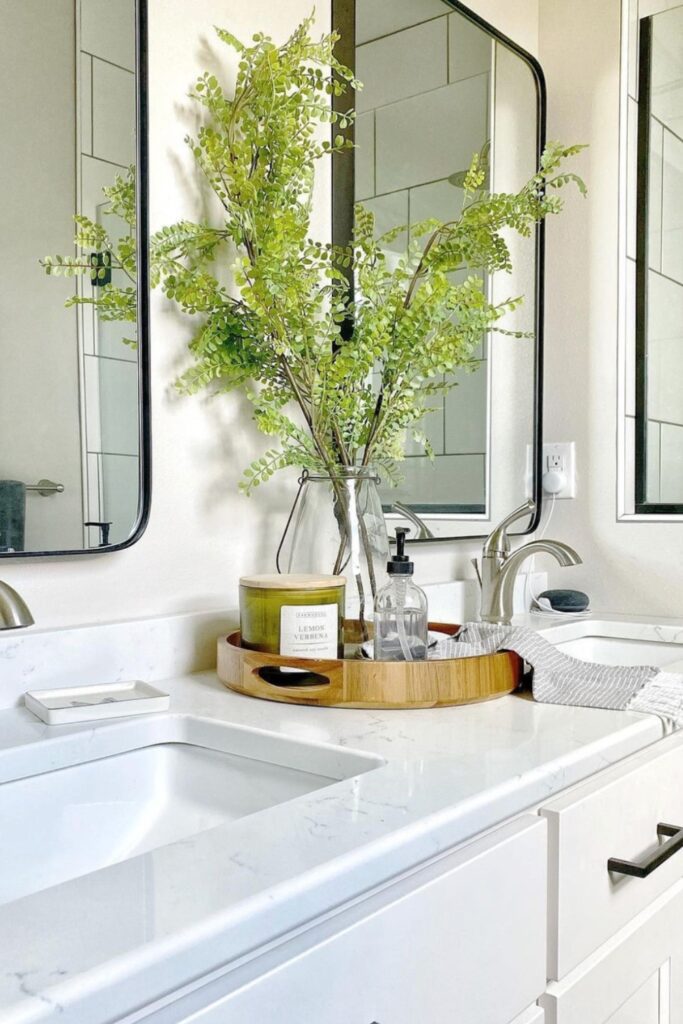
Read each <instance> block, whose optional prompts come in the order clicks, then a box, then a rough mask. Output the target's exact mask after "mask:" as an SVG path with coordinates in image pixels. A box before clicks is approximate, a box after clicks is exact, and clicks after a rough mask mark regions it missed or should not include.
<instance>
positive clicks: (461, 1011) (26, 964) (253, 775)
mask: <svg viewBox="0 0 683 1024" xmlns="http://www.w3.org/2000/svg"><path fill="white" fill-rule="evenodd" d="M179 624H180V625H179ZM181 626H182V628H184V629H185V630H186V632H187V631H188V625H187V623H185V625H184V626H183V620H182V619H179V620H176V621H175V624H174V623H173V620H166V621H161V620H160V621H157V622H151V623H146V624H145V623H137V624H135V623H134V624H128V625H126V624H120V625H118V626H112V627H101V628H94V627H93V628H88V629H82V630H67V631H64V632H61V633H54V634H48V633H46V634H42V635H41V634H40V633H34V634H23V635H22V636H21V637H19V638H17V636H16V635H15V636H14V637H12V638H11V640H10V638H9V637H8V638H6V639H5V640H3V650H2V654H3V656H4V659H3V664H4V665H6V666H7V669H8V671H7V679H8V685H9V686H10V688H11V687H12V686H15V687H16V688H17V692H18V691H19V687H21V685H22V680H25V679H26V678H27V677H33V678H34V679H35V678H36V673H37V672H38V671H39V669H40V664H42V665H44V664H45V660H44V659H45V653H46V651H48V650H52V652H53V663H55V664H56V665H58V666H59V667H58V669H57V676H59V677H60V678H59V679H56V680H55V682H56V683H57V682H58V683H62V682H63V679H64V678H65V677H66V676H69V677H70V678H71V679H72V680H73V681H74V682H78V681H79V680H80V679H82V678H84V677H85V676H86V675H88V674H91V673H92V665H93V663H94V662H95V661H96V659H97V657H98V656H99V655H102V656H106V653H107V652H108V651H109V652H111V650H113V649H114V647H116V648H118V650H120V651H125V652H126V653H125V655H122V658H125V662H126V663H125V664H123V663H122V665H121V670H122V671H123V672H126V673H128V672H130V671H134V670H135V669H136V668H138V669H140V668H141V666H142V664H146V665H147V672H148V674H149V675H148V677H149V678H154V679H157V680H158V679H159V678H160V677H163V676H164V675H165V674H167V673H168V667H169V666H168V663H166V664H162V661H161V660H158V661H157V662H156V663H155V660H154V656H153V650H154V647H155V645H156V642H157V641H158V638H159V636H161V635H165V636H166V637H167V638H168V637H171V636H173V635H175V643H174V644H173V647H174V650H175V652H176V658H177V665H178V666H180V665H181V663H182V660H183V659H182V657H181V656H180V655H181V654H182V651H183V639H182V637H183V634H182V633H179V632H178V630H179V629H180V628H181ZM112 631H113V632H112ZM548 636H549V638H551V639H552V640H553V642H557V643H559V644H560V645H564V644H566V645H567V648H568V650H569V649H571V647H572V645H573V647H574V649H575V652H576V653H577V654H579V655H580V654H581V653H582V651H581V649H580V647H577V645H580V644H584V645H585V650H584V652H583V653H587V652H588V651H589V650H590V645H595V644H598V643H604V644H607V645H608V646H610V645H611V646H610V656H611V658H612V660H615V661H619V660H620V659H621V660H623V659H624V658H628V656H629V654H628V652H629V650H630V645H632V644H636V645H638V652H637V654H638V657H640V658H641V659H642V656H643V654H644V653H645V651H644V648H646V650H647V653H649V654H650V660H656V658H657V657H659V658H660V660H661V661H662V663H674V662H675V660H676V659H678V660H680V656H681V652H682V651H683V647H682V646H681V643H680V641H681V638H682V636H683V625H681V624H659V625H655V624H649V623H640V624H633V623H628V622H623V621H622V622H619V621H610V622H599V621H597V620H596V621H591V620H587V619H582V620H576V621H574V622H567V623H563V624H562V625H561V626H560V627H553V628H552V629H550V630H548ZM145 638H147V639H145ZM69 652H70V653H69ZM625 652H626V653H625ZM179 671H180V669H179ZM40 681H41V683H42V682H44V680H43V679H41V680H40ZM161 686H162V689H166V690H168V692H169V693H170V695H171V710H170V711H169V712H166V713H162V714H158V715H149V716H138V717H135V718H130V719H124V720H118V721H114V722H110V723H97V724H83V725H72V726H58V727H47V726H45V725H44V724H43V723H41V722H39V721H38V720H37V719H34V718H33V717H32V716H31V715H29V713H28V712H27V711H26V710H25V709H23V708H20V707H15V708H8V709H7V710H5V711H3V712H1V713H0V738H1V744H2V750H1V751H0V777H1V778H2V781H3V783H4V784H3V785H2V786H0V803H2V820H3V832H4V839H3V844H2V847H1V848H0V865H1V867H2V870H1V871H0V877H1V878H2V902H3V905H2V906H0V960H1V963H2V969H1V971H0V1019H2V1021H3V1024H4V1022H7V1024H19V1022H21V1024H28V1022H33V1021H36V1022H38V1021H46V1020H55V1021H56V1020H59V1021H60V1022H69V1024H72V1022H73V1024H76V1022H78V1024H84V1022H86V1021H87V1022H88V1024H105V1022H107V1024H108V1022H113V1021H126V1022H130V1024H132V1022H133V1021H136V1022H142V1021H145V1022H147V1021H149V1022H150V1024H152V1022H154V1024H171V1022H173V1024H180V1022H183V1021H187V1022H189V1021H192V1022H193V1024H195V1022H196V1024H199V1022H201V1024H254V1022H257V1021H258V1022H259V1024H270V1022H273V1024H275V1022H277V1024H283V1022H284V1024H302V1022H308V1021H316V1022H320V1024H349V1022H356V1021H358V1022H359V1024H372V1022H377V1024H421V1022H423V1021H424V1022H430V1024H432V1022H433V1024H440V1022H443V1024H447V1022H448V1024H451V1022H452V1021H457V1022H458V1024H510V1022H514V1024H542V1022H545V1024H555V1022H557V1024H607V1022H608V1021H609V1022H610V1024H664V1022H668V1024H676V1022H678V1021H680V1020H682V1019H683V997H682V995H683V994H682V992H681V986H682V985H683V981H682V979H683V929H681V927H680V920H681V912H682V911H683V854H682V853H678V854H677V855H674V856H672V857H670V858H669V859H667V860H666V861H664V862H663V863H661V865H660V866H659V867H657V868H656V870H654V871H652V872H651V874H649V876H648V877H646V878H637V877H628V876H626V875H620V874H616V873H610V872H609V871H608V865H607V862H608V859H609V858H611V857H618V858H622V859H626V860H633V861H640V860H643V859H644V858H646V857H647V856H648V855H649V854H651V853H652V852H653V851H654V849H655V847H656V844H657V826H658V824H660V823H668V824H669V825H676V824H679V825H680V824H681V823H683V736H681V735H680V734H677V733H674V734H673V735H668V736H665V735H664V732H665V730H664V727H663V724H662V723H661V722H660V720H659V719H657V718H656V717H654V716H642V715H636V714H629V713H625V712H617V711H598V710H591V709H586V708H570V707H558V706H551V705H541V704H536V703H534V702H533V701H532V700H531V699H530V697H529V696H528V695H516V696H511V697H505V698H502V699H500V700H497V701H493V702H489V703H483V704H478V705H471V706H465V707H460V708H451V709H438V710H422V711H406V712H401V711H395V712H377V711H375V712H367V711H357V710H336V709H322V708H308V707H294V706H284V705H281V704H276V703H271V702H267V701H256V700H252V699H249V698H245V697H242V696H240V695H238V694H234V693H231V692H229V691H228V690H226V689H225V688H224V687H222V686H221V685H220V684H219V683H218V681H217V679H216V677H215V674H214V673H213V672H212V671H204V672H199V673H190V674H185V675H179V674H176V678H173V679H171V680H168V679H166V680H164V682H163V683H162V684H161ZM678 838H679V840H680V837H678ZM665 841H666V842H676V839H675V838H674V839H666V840H665Z"/></svg>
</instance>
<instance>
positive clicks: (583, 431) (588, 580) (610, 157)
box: [540, 0, 683, 616]
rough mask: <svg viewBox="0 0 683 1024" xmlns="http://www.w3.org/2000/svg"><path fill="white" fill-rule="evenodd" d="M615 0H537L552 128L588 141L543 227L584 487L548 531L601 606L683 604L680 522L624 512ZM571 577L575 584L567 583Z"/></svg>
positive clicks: (552, 389) (552, 331) (552, 403)
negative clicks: (560, 207)
mask: <svg viewBox="0 0 683 1024" xmlns="http://www.w3.org/2000/svg"><path fill="white" fill-rule="evenodd" d="M619 47H620V2H619V0H600V2H599V3H596V2H595V0H542V3H541V16H540V51H541V61H542V63H543V66H544V69H545V72H546V76H547V79H548V93H549V132H550V136H551V137H559V138H562V139H563V140H567V141H572V142H574V141H577V142H585V143H588V144H589V146H590V148H589V149H588V150H587V151H586V152H585V154H583V156H582V158H581V160H580V161H579V167H580V170H581V172H582V173H583V174H584V176H585V178H586V180H587V182H588V185H589V187H590V196H589V198H588V200H587V201H585V202H584V201H583V200H579V199H577V198H574V199H571V200H570V201H569V202H568V204H567V211H566V213H565V214H564V215H563V216H562V217H560V218H557V219H556V220H554V221H553V222H552V223H551V224H550V225H549V229H548V264H547V274H548V276H547V291H546V294H547V300H546V313H547V320H546V430H545V432H546V437H547V439H548V440H550V441H555V440H557V441H565V440H575V441H576V442H577V458H578V468H579V492H578V498H577V499H576V500H575V501H567V502H558V505H557V510H556V514H555V516H554V519H553V524H552V527H551V529H550V532H551V534H552V535H553V536H555V537H561V538H562V539H564V540H566V541H568V542H569V543H571V544H573V545H574V546H575V547H576V548H577V550H578V551H579V553H580V554H581V555H582V556H583V558H584V563H585V564H584V565H583V566H581V567H579V568H576V569H571V570H562V571H560V572H556V573H553V580H554V582H555V584H556V585H560V584H562V585H572V586H574V585H576V586H579V587H581V588H582V589H585V590H586V591H587V592H589V593H590V594H591V597H592V602H593V606H594V608H596V609H598V610H612V611H621V612H641V613H647V614H652V615H658V614H659V615H679V616H680V615H681V614H683V571H681V570H682V567H683V527H682V526H681V524H680V523H675V522H673V523H646V522H617V504H616V494H617V480H616V465H617V451H616V431H617V301H618V289H617V283H618V244H617V243H618V213H619V207H618V187H619V182H618V171H619V166H618V157H619ZM570 581H571V582H570Z"/></svg>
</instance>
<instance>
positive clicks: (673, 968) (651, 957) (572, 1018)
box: [541, 882, 683, 1024]
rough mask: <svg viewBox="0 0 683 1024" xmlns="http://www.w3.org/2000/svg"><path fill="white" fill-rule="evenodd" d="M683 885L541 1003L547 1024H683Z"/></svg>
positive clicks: (552, 987)
mask: <svg viewBox="0 0 683 1024" xmlns="http://www.w3.org/2000/svg"><path fill="white" fill-rule="evenodd" d="M682 922H683V882H679V883H678V885H676V886H674V888H673V889H672V890H671V892H670V893H666V894H665V895H664V896H660V898H659V899H658V900H657V901H656V902H655V903H654V904H653V905H652V907H651V908H650V909H649V910H647V911H645V912H644V913H643V914H641V915H640V916H639V917H638V918H637V919H636V921H635V922H633V923H632V925H630V926H629V927H627V928H625V929H624V930H623V931H622V932H620V933H619V935H617V936H615V938H613V939H611V940H610V941H609V942H608V943H606V944H605V946H604V947H602V948H601V949H600V950H599V951H598V953H596V954H594V955H593V956H591V957H590V958H589V959H588V960H587V961H586V962H585V963H583V964H581V965H580V966H579V967H578V968H577V969H576V970H575V971H572V972H571V973H570V974H568V975H567V977H566V978H564V979H563V980H562V981H560V982H555V983H553V984H551V985H550V986H549V988H548V992H547V993H546V994H545V995H544V996H543V997H542V998H541V1002H542V1003H543V1005H544V1007H545V1010H546V1024H683V923H682Z"/></svg>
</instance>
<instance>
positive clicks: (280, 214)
mask: <svg viewBox="0 0 683 1024" xmlns="http://www.w3.org/2000/svg"><path fill="white" fill-rule="evenodd" d="M311 22H312V19H311V18H308V19H306V20H305V21H304V22H303V23H302V24H301V25H300V26H299V27H298V28H297V30H296V31H295V32H294V34H293V35H292V36H291V38H290V39H288V40H287V42H286V43H285V44H284V45H282V46H277V45H276V44H275V43H274V42H273V41H272V40H271V39H270V38H269V37H268V36H266V35H263V34H260V33H259V34H258V35H256V36H254V37H253V39H252V41H251V44H250V45H246V44H244V43H242V42H240V41H239V40H237V39H236V38H235V37H234V36H233V35H231V34H230V33H229V32H226V31H225V30H222V29H217V33H218V36H219V38H220V39H221V40H222V41H223V42H224V43H225V44H226V45H227V46H229V47H231V48H232V49H233V50H236V51H237V55H238V61H239V62H238V70H237V75H236V81H235V89H234V93H233V94H232V95H231V96H229V95H227V94H226V92H225V91H224V90H223V88H222V87H221V85H220V84H219V82H218V80H217V78H216V77H215V76H213V75H210V74H205V75H202V76H201V78H200V79H199V80H198V82H197V83H196V85H195V87H194V90H193V92H192V96H193V97H194V99H195V101H196V102H197V103H198V104H200V105H201V106H202V107H203V108H204V112H205V122H204V124H203V126H202V128H201V129H200V131H199V132H198V134H197V137H196V138H190V139H188V140H187V141H188V144H189V145H190V146H191V148H192V151H193V153H194V156H195V159H196V161H197V163H198V165H199V167H200V168H201V170H202V172H203V174H204V175H205V177H206V179H207V181H208V182H209V184H210V186H211V189H212V190H213V192H214V194H215V195H216V197H217V199H218V200H219V202H220V204H221V207H222V214H223V216H222V220H221V223H220V224H217V225H212V226H210V225H208V224H196V225H192V224H188V223H185V222H184V223H182V224H178V225H174V226H173V227H170V228H167V229H164V231H163V232H160V234H159V235H157V236H156V238H155V240H154V242H153V262H154V263H155V274H156V275H158V277H157V279H158V280H159V281H160V283H161V286H162V287H163V288H164V290H165V292H166V294H167V295H168V296H169V297H170V298H172V299H174V300H175V301H176V302H178V303H179V304H180V306H181V307H182V308H183V309H184V310H185V311H186V312H187V313H193V314H194V313H201V314H203V318H202V322H201V325H200V327H199V329H198V331H197V333H196V334H195V336H194V338H193V340H192V342H191V344H190V349H191V352H192V355H193V357H194V360H193V365H192V366H191V367H190V368H189V369H188V370H187V371H186V373H185V374H184V375H183V376H182V377H181V379H180V381H179V387H180V389H181V390H182V391H185V392H188V393H192V392H195V391H197V390H199V389H201V388H204V387H207V386H212V387H213V388H214V389H217V390H222V391H230V390H233V389H235V388H241V389H244V390H245V392H246V394H247V395H248V397H249V398H250V400H251V402H252V404H253V408H254V419H255V422H256V424H257V426H258V427H259V429H260V430H261V431H262V432H263V433H264V434H266V435H267V436H269V437H274V438H277V439H279V443H280V447H278V448H272V449H271V450H269V451H268V452H266V454H265V455H263V456H262V457H260V458H259V459H257V460H256V461H255V462H254V463H253V464H252V465H251V466H250V467H249V468H248V469H247V470H246V473H245V478H244V482H243V484H242V487H243V489H244V490H245V491H246V492H250V491H251V490H253V488H254V487H255V486H257V485H258V484H260V483H263V482H264V481H266V480H268V479H269V478H270V477H271V476H272V475H273V473H274V472H276V471H277V470H279V469H282V468H284V467H285V466H298V467H302V468H308V469H310V470H313V471H319V472H329V473H334V472H335V471H337V470H338V468H339V467H342V466H350V465H357V464H362V465H368V464H370V463H372V464H375V465H381V466H383V467H384V469H385V471H386V473H387V474H388V476H389V477H390V478H392V479H393V478H394V477H395V476H396V464H397V463H398V462H400V460H401V459H402V458H403V452H404V444H405V438H406V435H407V434H411V435H412V437H413V438H415V440H416V441H417V442H418V443H420V444H421V445H422V446H423V447H424V450H425V451H426V452H427V453H428V454H430V448H429V445H428V443H427V440H426V438H425V437H424V433H423V432H422V430H421V420H422V418H423V416H424V414H425V412H426V411H427V410H428V409H429V408H430V401H432V400H433V399H434V396H436V395H438V394H439V393H441V392H443V391H445V390H448V388H449V387H451V386H453V385H452V383H449V380H450V378H447V377H446V375H448V374H451V373H452V371H453V370H454V369H456V368H458V367H463V366H464V367H470V368H474V367H476V365H477V363H476V360H475V359H474V352H475V350H476V348H477V346H478V345H479V344H480V342H481V340H482V337H483V336H484V334H485V333H486V332H487V331H489V330H491V329H494V328H496V326H497V325H498V326H499V321H500V320H501V318H502V317H503V316H505V314H507V313H509V312H510V311H511V310H513V309H515V308H516V307H517V306H518V305H519V303H520V302H521V298H519V297H511V298H510V299H509V300H508V301H506V302H503V303H499V304H495V305H494V304H492V303H491V302H490V301H489V300H488V299H487V297H486V294H485V290H484V288H483V280H482V275H486V274H489V273H494V272H501V271H503V272H505V271H508V272H509V271H510V270H511V269H512V268H511V257H510V251H509V248H508V246H507V244H506V242H505V239H504V234H503V232H504V231H505V229H509V228H512V229H514V230H516V231H517V232H519V233H520V234H521V235H523V236H528V235H529V234H530V233H531V231H532V230H533V228H534V226H535V224H536V223H537V222H538V221H539V220H541V219H542V218H543V217H546V216H548V215H549V214H555V213H558V212H559V211H560V209H561V205H562V204H561V200H560V197H559V195H558V194H557V191H558V189H560V188H561V187H563V186H565V185H567V184H569V183H570V182H574V183H576V184H577V185H578V186H579V188H580V189H581V190H582V191H583V190H584V186H583V183H582V182H581V180H580V179H579V178H578V177H576V175H574V174H572V173H570V172H567V171H566V170H564V162H565V161H566V159H567V158H569V157H571V156H573V155H574V154H575V153H577V152H578V150H579V148H580V147H577V146H562V145H560V144H559V143H551V144H550V145H549V146H548V147H547V149H546V150H545V152H544V154H543V158H542V161H541V165H540V167H539V170H538V173H537V174H535V175H534V176H533V177H532V179H531V180H530V181H529V182H528V183H527V184H526V185H525V186H524V188H523V189H522V190H521V191H520V192H519V193H516V194H495V195H490V194H488V193H487V191H486V181H487V177H488V167H487V151H486V150H485V151H483V152H482V154H478V155H476V156H475V157H474V159H473V161H472V165H471V167H470V168H469V170H468V172H467V173H466V174H465V175H464V178H463V189H464V195H465V203H464V208H463V211H462V214H461V216H460V217H459V218H458V219H457V220H454V221H452V222H449V223H439V222H435V221H428V222H425V223H424V224H421V225H417V226H415V225H413V226H412V227H411V229H410V236H411V239H412V240H411V243H410V246H409V248H408V251H407V253H406V255H405V257H403V258H402V259H400V260H399V261H398V264H397V265H395V266H393V265H392V266H390V265H389V263H388V261H387V259H386V255H385V251H384V250H385V248H386V246H387V244H388V243H389V242H391V241H392V240H393V239H394V238H396V237H398V235H399V234H401V233H402V232H404V231H407V228H406V226H405V225H400V226H397V227H396V228H395V230H393V231H392V232H389V233H388V234H386V235H384V236H382V237H380V238H377V237H376V236H375V224H374V218H373V216H372V214H371V213H369V212H368V211H367V210H365V209H363V207H362V206H359V207H358V208H357V210H356V227H355V236H354V240H353V244H352V246H350V247H349V248H348V249H339V248H336V247H334V246H331V245H323V244H321V243H319V242H315V241H313V240H312V239H311V223H310V221H311V206H312V196H313V185H314V180H315V166H316V163H317V161H319V160H320V159H321V158H323V157H326V156H329V155H331V154H334V153H335V152H338V151H340V150H344V149H347V148H348V147H349V146H351V142H350V141H349V138H348V134H349V133H348V129H349V128H350V126H351V125H352V124H353V120H354V111H353V109H352V107H350V108H349V109H348V111H347V112H346V113H341V114H340V113H338V112H336V111H335V110H333V109H332V107H331V103H330V100H331V98H332V97H341V96H343V95H344V93H345V92H346V90H347V89H348V88H358V87H359V86H360V83H358V82H356V81H355V79H354V77H353V75H352V73H351V72H350V71H349V70H348V69H347V68H345V67H343V66H342V65H341V64H340V63H339V62H338V61H337V60H336V58H335V55H334V48H335V44H336V43H337V41H338V36H337V35H336V33H330V34H327V35H323V36H322V38H320V39H319V40H314V39H312V38H311ZM338 106H339V103H336V104H335V107H338ZM330 123H332V124H334V125H335V127H334V129H333V130H332V132H331V133H330V134H331V136H332V141H326V140H325V139H324V138H323V133H324V130H325V129H326V127H327V126H328V125H329V124H330ZM225 262H227V263H228V265H229V266H230V267H231V269H232V274H233V280H234V282H235V285H236V292H237V294H232V293H231V292H230V291H228V289H227V288H226V287H224V286H223V285H221V284H220V283H219V279H218V276H217V272H216V268H217V266H221V265H222V264H223V263H225ZM473 268H475V269H473ZM351 274H353V276H354V279H355V288H354V289H353V290H352V289H351V288H350V286H349V279H350V275H351ZM348 325H351V328H350V329H348ZM343 327H345V328H347V329H344V330H343V329H342V328H343ZM505 333H512V334H515V332H505ZM516 336H519V335H516Z"/></svg>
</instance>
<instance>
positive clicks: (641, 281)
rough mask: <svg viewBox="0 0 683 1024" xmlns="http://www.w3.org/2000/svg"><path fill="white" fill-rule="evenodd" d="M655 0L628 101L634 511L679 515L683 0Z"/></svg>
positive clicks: (682, 479) (682, 482)
mask: <svg viewBox="0 0 683 1024" xmlns="http://www.w3.org/2000/svg"><path fill="white" fill-rule="evenodd" d="M646 6H647V5H644V4H641V11H643V8H645V7H646ZM654 6H655V8H657V7H660V8H663V7H664V6H667V7H668V8H669V9H668V10H659V11H657V10H655V13H648V15H647V16H646V17H642V18H641V19H640V32H639V62H638V87H639V91H638V102H637V104H636V101H635V100H631V101H630V102H632V103H633V104H634V106H637V115H636V116H637V124H638V135H637V138H638V177H637V183H638V200H637V233H636V268H635V269H636V324H635V335H636V451H635V458H636V512H640V513H651V514H656V513H675V514H676V513H683V389H682V388H681V376H682V375H683V357H682V355H681V353H683V326H682V325H683V201H682V199H681V187H682V185H683V4H680V5H675V6H671V4H666V5H665V4H664V3H661V4H655V5H654ZM649 7H650V8H652V7H653V5H652V4H650V5H649ZM643 13H644V11H643Z"/></svg>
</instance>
